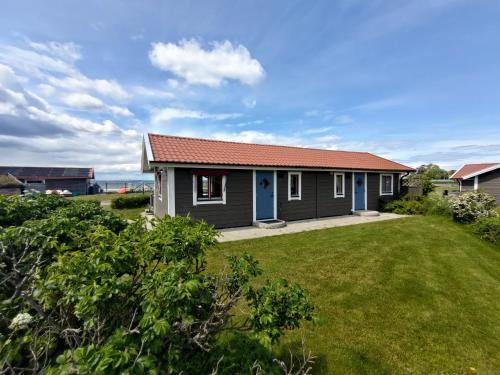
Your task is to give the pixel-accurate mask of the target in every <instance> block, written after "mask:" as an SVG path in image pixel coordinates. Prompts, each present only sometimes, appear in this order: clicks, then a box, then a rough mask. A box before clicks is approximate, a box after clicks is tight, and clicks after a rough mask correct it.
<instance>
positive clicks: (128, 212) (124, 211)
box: [71, 193, 151, 220]
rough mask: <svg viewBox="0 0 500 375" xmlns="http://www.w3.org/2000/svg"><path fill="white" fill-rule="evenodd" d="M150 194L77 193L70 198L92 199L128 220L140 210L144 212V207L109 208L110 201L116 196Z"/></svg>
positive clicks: (134, 217)
mask: <svg viewBox="0 0 500 375" xmlns="http://www.w3.org/2000/svg"><path fill="white" fill-rule="evenodd" d="M146 194H147V195H150V194H151V193H144V194H143V193H127V194H125V195H124V194H113V193H112V194H94V195H79V196H76V197H72V198H71V199H78V200H94V201H99V202H101V205H102V206H103V208H104V209H105V210H108V211H111V212H113V213H115V214H117V215H118V216H121V217H122V218H124V219H128V220H135V219H138V218H139V217H140V215H141V213H142V212H144V210H145V208H146V207H138V208H121V209H114V208H111V201H112V200H113V199H114V198H118V197H123V196H126V197H134V196H136V197H137V196H142V195H146Z"/></svg>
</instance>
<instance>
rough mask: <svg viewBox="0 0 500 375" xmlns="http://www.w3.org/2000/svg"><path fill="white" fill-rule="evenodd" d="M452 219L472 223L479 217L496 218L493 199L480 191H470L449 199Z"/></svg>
mask: <svg viewBox="0 0 500 375" xmlns="http://www.w3.org/2000/svg"><path fill="white" fill-rule="evenodd" d="M450 204H451V208H452V210H453V219H454V220H455V221H457V222H459V223H472V222H474V221H476V220H477V219H479V218H481V217H488V216H496V212H495V207H496V203H495V197H493V196H492V195H489V194H487V193H483V192H481V191H471V192H467V193H463V194H460V195H458V196H456V197H452V198H450Z"/></svg>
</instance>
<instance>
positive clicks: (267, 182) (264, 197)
mask: <svg viewBox="0 0 500 375" xmlns="http://www.w3.org/2000/svg"><path fill="white" fill-rule="evenodd" d="M255 200H256V202H255V208H256V211H257V212H256V213H255V217H256V219H257V220H265V219H273V218H274V172H273V171H256V172H255Z"/></svg>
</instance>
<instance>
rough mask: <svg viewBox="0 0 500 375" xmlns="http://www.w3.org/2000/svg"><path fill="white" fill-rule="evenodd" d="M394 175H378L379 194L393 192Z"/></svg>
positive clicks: (391, 193) (390, 193)
mask: <svg viewBox="0 0 500 375" xmlns="http://www.w3.org/2000/svg"><path fill="white" fill-rule="evenodd" d="M393 189H394V176H393V175H392V174H381V175H380V195H393V194H394V190H393Z"/></svg>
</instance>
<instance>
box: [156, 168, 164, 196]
mask: <svg viewBox="0 0 500 375" xmlns="http://www.w3.org/2000/svg"><path fill="white" fill-rule="evenodd" d="M162 182H163V170H158V171H156V185H155V191H156V195H157V196H158V199H159V200H161V198H162V185H163V184H162Z"/></svg>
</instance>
